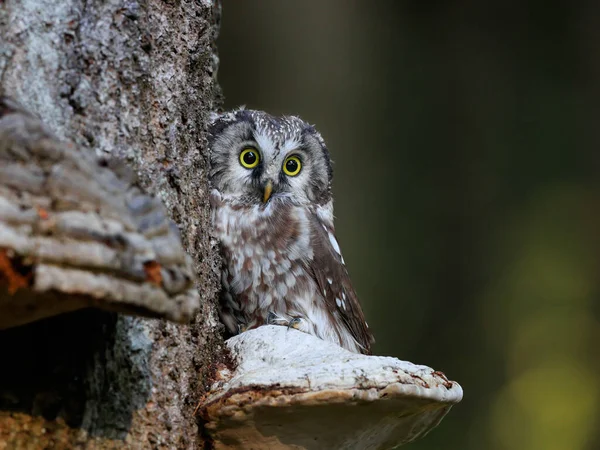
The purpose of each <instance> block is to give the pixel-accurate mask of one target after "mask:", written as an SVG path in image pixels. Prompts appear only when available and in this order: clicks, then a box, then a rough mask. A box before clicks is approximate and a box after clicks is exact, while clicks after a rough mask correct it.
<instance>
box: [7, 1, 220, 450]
mask: <svg viewBox="0 0 600 450" xmlns="http://www.w3.org/2000/svg"><path fill="white" fill-rule="evenodd" d="M219 15H220V5H219V4H218V2H213V1H199V0H198V1H177V0H173V1H152V0H149V1H140V2H135V1H120V0H108V1H100V0H93V1H92V0H89V1H84V0H63V1H58V2H57V1H54V0H52V1H50V0H7V1H2V2H0V96H9V97H11V98H14V99H15V100H17V101H18V102H19V103H20V104H21V105H23V106H24V107H25V109H27V110H28V111H30V112H32V113H34V114H36V115H37V116H39V118H40V120H41V122H42V123H44V124H45V126H46V127H47V128H48V129H49V130H51V131H52V132H53V133H54V134H56V135H57V136H58V137H59V138H60V139H62V140H64V141H72V142H74V143H75V146H76V147H77V148H79V149H81V150H82V151H87V152H89V153H90V155H93V154H94V153H96V155H95V156H107V157H113V156H115V157H118V158H120V159H122V160H124V161H126V163H127V165H128V166H130V167H132V168H133V170H134V171H135V172H136V173H137V175H138V178H139V183H140V184H141V186H142V187H143V188H144V189H145V190H147V191H149V192H151V193H154V194H156V195H157V196H158V197H159V198H160V199H161V200H162V202H163V203H164V205H165V206H166V208H167V211H168V214H169V216H170V217H171V219H172V220H173V221H174V222H175V223H176V224H177V225H178V227H179V230H180V232H181V238H182V242H183V247H184V248H185V250H186V251H187V253H188V254H189V255H190V256H191V257H192V260H193V271H194V272H195V274H196V277H197V287H198V288H199V293H200V300H201V301H200V305H201V306H200V311H199V313H198V314H197V315H196V317H195V319H194V320H193V321H192V323H191V324H189V325H177V324H172V323H168V322H165V321H163V320H160V319H145V318H140V317H131V316H125V315H121V314H118V313H113V312H107V311H99V310H81V311H77V312H73V313H69V314H63V315H59V316H55V317H51V318H47V319H44V320H41V321H36V322H33V323H31V324H27V325H23V326H19V327H13V328H10V329H7V330H5V331H0V448H10V449H12V448H34V449H35V448H40V449H42V448H44V449H45V448H198V447H201V446H202V445H204V444H205V443H204V440H203V436H202V426H201V424H199V423H198V422H197V419H196V416H195V415H194V410H195V407H196V405H197V404H198V402H199V401H200V399H201V397H202V394H203V392H205V391H206V389H207V387H208V385H209V384H210V382H211V380H212V378H211V377H212V376H213V374H214V372H215V370H216V367H217V366H218V365H219V364H220V361H219V358H220V355H222V354H223V342H222V339H221V337H220V333H219V325H218V320H217V318H216V309H215V295H216V292H217V289H218V275H217V274H218V265H219V260H218V257H217V252H216V248H215V243H214V242H213V241H212V240H211V238H210V236H209V234H208V230H209V228H208V221H209V210H208V209H209V206H208V203H207V198H208V196H207V187H208V185H207V176H206V162H207V159H206V152H205V149H206V141H205V128H204V127H205V123H206V119H207V115H208V113H209V112H210V111H211V110H212V109H214V107H215V106H216V104H217V102H218V101H219V98H220V95H219V90H218V86H217V84H216V81H215V77H216V69H217V64H218V59H217V56H216V47H215V39H216V36H217V32H218V22H219ZM158 315H160V314H158Z"/></svg>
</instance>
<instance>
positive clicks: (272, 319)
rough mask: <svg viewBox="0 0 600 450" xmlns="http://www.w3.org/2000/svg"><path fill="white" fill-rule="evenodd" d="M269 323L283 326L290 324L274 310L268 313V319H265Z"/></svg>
mask: <svg viewBox="0 0 600 450" xmlns="http://www.w3.org/2000/svg"><path fill="white" fill-rule="evenodd" d="M265 322H266V324H267V325H281V326H287V325H289V321H288V320H286V319H284V318H283V317H281V316H278V315H277V314H275V313H274V312H272V311H269V314H267V319H266V320H265Z"/></svg>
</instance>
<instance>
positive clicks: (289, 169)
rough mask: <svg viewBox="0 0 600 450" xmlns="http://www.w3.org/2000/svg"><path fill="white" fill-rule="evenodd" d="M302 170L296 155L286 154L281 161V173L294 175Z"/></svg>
mask: <svg viewBox="0 0 600 450" xmlns="http://www.w3.org/2000/svg"><path fill="white" fill-rule="evenodd" d="M301 170H302V162H301V161H300V158H298V157H297V156H288V157H287V158H286V159H285V161H284V163H283V173H285V174H286V175H288V176H290V177H295V176H296V175H298V174H299V173H300V171H301Z"/></svg>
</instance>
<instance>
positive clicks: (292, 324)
mask: <svg viewBox="0 0 600 450" xmlns="http://www.w3.org/2000/svg"><path fill="white" fill-rule="evenodd" d="M302 321H303V319H301V318H300V317H294V318H293V319H292V320H290V321H289V322H288V329H289V328H294V329H295V330H300V331H302Z"/></svg>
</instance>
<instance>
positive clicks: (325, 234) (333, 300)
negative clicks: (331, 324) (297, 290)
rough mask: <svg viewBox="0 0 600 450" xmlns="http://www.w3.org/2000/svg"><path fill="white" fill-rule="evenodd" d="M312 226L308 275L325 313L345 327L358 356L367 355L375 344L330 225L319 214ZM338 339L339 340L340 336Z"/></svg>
mask: <svg viewBox="0 0 600 450" xmlns="http://www.w3.org/2000/svg"><path fill="white" fill-rule="evenodd" d="M312 222H313V223H312V228H313V229H312V236H313V239H314V245H313V259H312V261H311V264H310V267H309V273H310V274H311V275H312V277H313V279H314V280H315V282H316V283H317V286H318V288H319V292H320V293H322V294H323V297H324V299H325V302H326V303H327V310H328V311H331V312H332V314H333V316H334V318H335V319H336V322H337V323H341V324H342V325H343V326H345V327H346V329H347V331H349V332H350V335H351V337H352V339H354V341H355V342H356V343H357V344H358V346H359V347H360V349H361V351H362V353H366V354H370V353H371V344H372V343H373V342H374V341H375V340H374V339H373V335H372V334H371V332H370V331H369V327H368V325H367V322H366V321H365V316H364V314H363V311H362V308H361V306H360V303H359V301H358V297H357V296H356V292H355V291H354V288H353V287H352V283H351V281H350V276H349V274H348V270H347V269H346V266H345V264H344V258H343V257H342V253H341V251H340V246H339V244H338V241H337V239H336V237H335V234H334V228H333V222H332V221H330V220H327V219H324V218H322V216H321V215H319V214H316V215H315V216H314V220H313V221H312ZM339 333H340V331H338V334H339ZM340 338H341V339H343V337H342V336H340Z"/></svg>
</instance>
